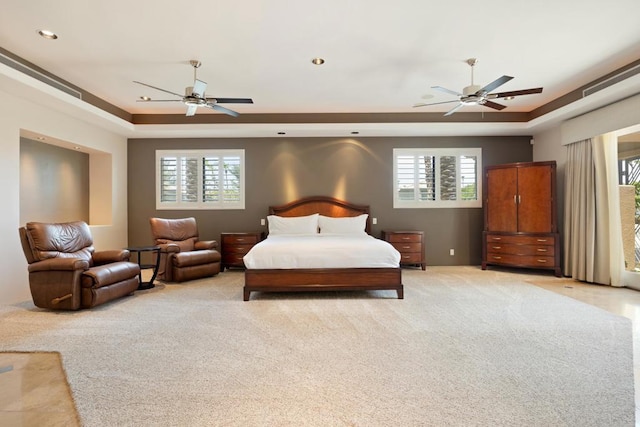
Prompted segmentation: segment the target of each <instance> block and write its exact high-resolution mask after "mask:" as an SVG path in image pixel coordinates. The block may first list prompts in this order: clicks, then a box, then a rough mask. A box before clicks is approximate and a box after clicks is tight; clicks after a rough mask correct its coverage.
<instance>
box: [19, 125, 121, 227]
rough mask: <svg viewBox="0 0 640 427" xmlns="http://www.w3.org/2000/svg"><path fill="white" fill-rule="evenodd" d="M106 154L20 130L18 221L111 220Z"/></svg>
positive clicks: (95, 222) (100, 222)
mask: <svg viewBox="0 0 640 427" xmlns="http://www.w3.org/2000/svg"><path fill="white" fill-rule="evenodd" d="M111 163H112V160H111V154H109V153H104V152H100V151H98V150H94V149H90V148H87V147H86V146H82V145H78V144H76V143H71V142H68V141H61V140H58V139H56V138H54V137H51V136H47V135H41V134H38V133H36V132H32V131H28V130H21V132H20V223H21V224H25V223H26V222H29V221H40V222H67V221H85V222H87V223H88V224H90V225H92V226H99V225H110V224H111V222H112V184H111V183H112V179H111V178H112V177H111V174H112V172H111V171H112V167H111Z"/></svg>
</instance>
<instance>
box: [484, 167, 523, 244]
mask: <svg viewBox="0 0 640 427" xmlns="http://www.w3.org/2000/svg"><path fill="white" fill-rule="evenodd" d="M517 184H518V171H517V168H497V169H490V170H488V171H487V187H486V189H485V191H486V194H487V195H488V197H487V199H486V209H487V212H486V213H485V214H486V231H507V232H513V233H515V232H517V231H518V206H517V203H516V195H517V192H518V189H517Z"/></svg>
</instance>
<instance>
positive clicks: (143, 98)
mask: <svg viewBox="0 0 640 427" xmlns="http://www.w3.org/2000/svg"><path fill="white" fill-rule="evenodd" d="M140 99H141V100H143V101H151V98H149V97H148V96H141V97H140Z"/></svg>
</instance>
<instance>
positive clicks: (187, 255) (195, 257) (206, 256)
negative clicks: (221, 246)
mask: <svg viewBox="0 0 640 427" xmlns="http://www.w3.org/2000/svg"><path fill="white" fill-rule="evenodd" d="M219 261H220V252H218V251H214V250H203V251H193V252H180V253H177V254H175V255H174V256H173V265H174V266H176V267H178V268H181V267H189V266H192V265H201V264H209V263H215V262H219Z"/></svg>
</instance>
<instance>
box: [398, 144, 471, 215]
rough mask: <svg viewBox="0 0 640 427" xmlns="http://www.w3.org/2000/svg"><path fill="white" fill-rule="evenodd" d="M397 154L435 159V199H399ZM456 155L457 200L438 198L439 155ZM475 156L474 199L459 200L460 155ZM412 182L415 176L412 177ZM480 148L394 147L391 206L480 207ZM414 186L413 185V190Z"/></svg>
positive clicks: (407, 207)
mask: <svg viewBox="0 0 640 427" xmlns="http://www.w3.org/2000/svg"><path fill="white" fill-rule="evenodd" d="M399 156H414V157H418V156H433V157H435V158H436V160H435V200H419V199H416V198H415V197H414V199H413V200H401V199H400V192H399V190H400V186H399V185H398V157H399ZM446 156H455V157H456V184H457V185H456V194H457V196H458V197H457V200H439V197H440V187H441V184H440V161H439V159H440V158H441V157H446ZM464 156H467V157H475V158H476V183H475V184H476V196H477V197H476V199H475V200H461V193H462V182H461V179H462V176H461V174H460V158H461V157H464ZM413 179H414V182H415V181H416V176H415V175H414V177H413ZM482 181H483V179H482V148H479V147H472V148H394V149H393V208H394V209H419V208H423V209H424V208H482ZM416 188H419V186H418V187H416V186H414V191H415V189H416Z"/></svg>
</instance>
